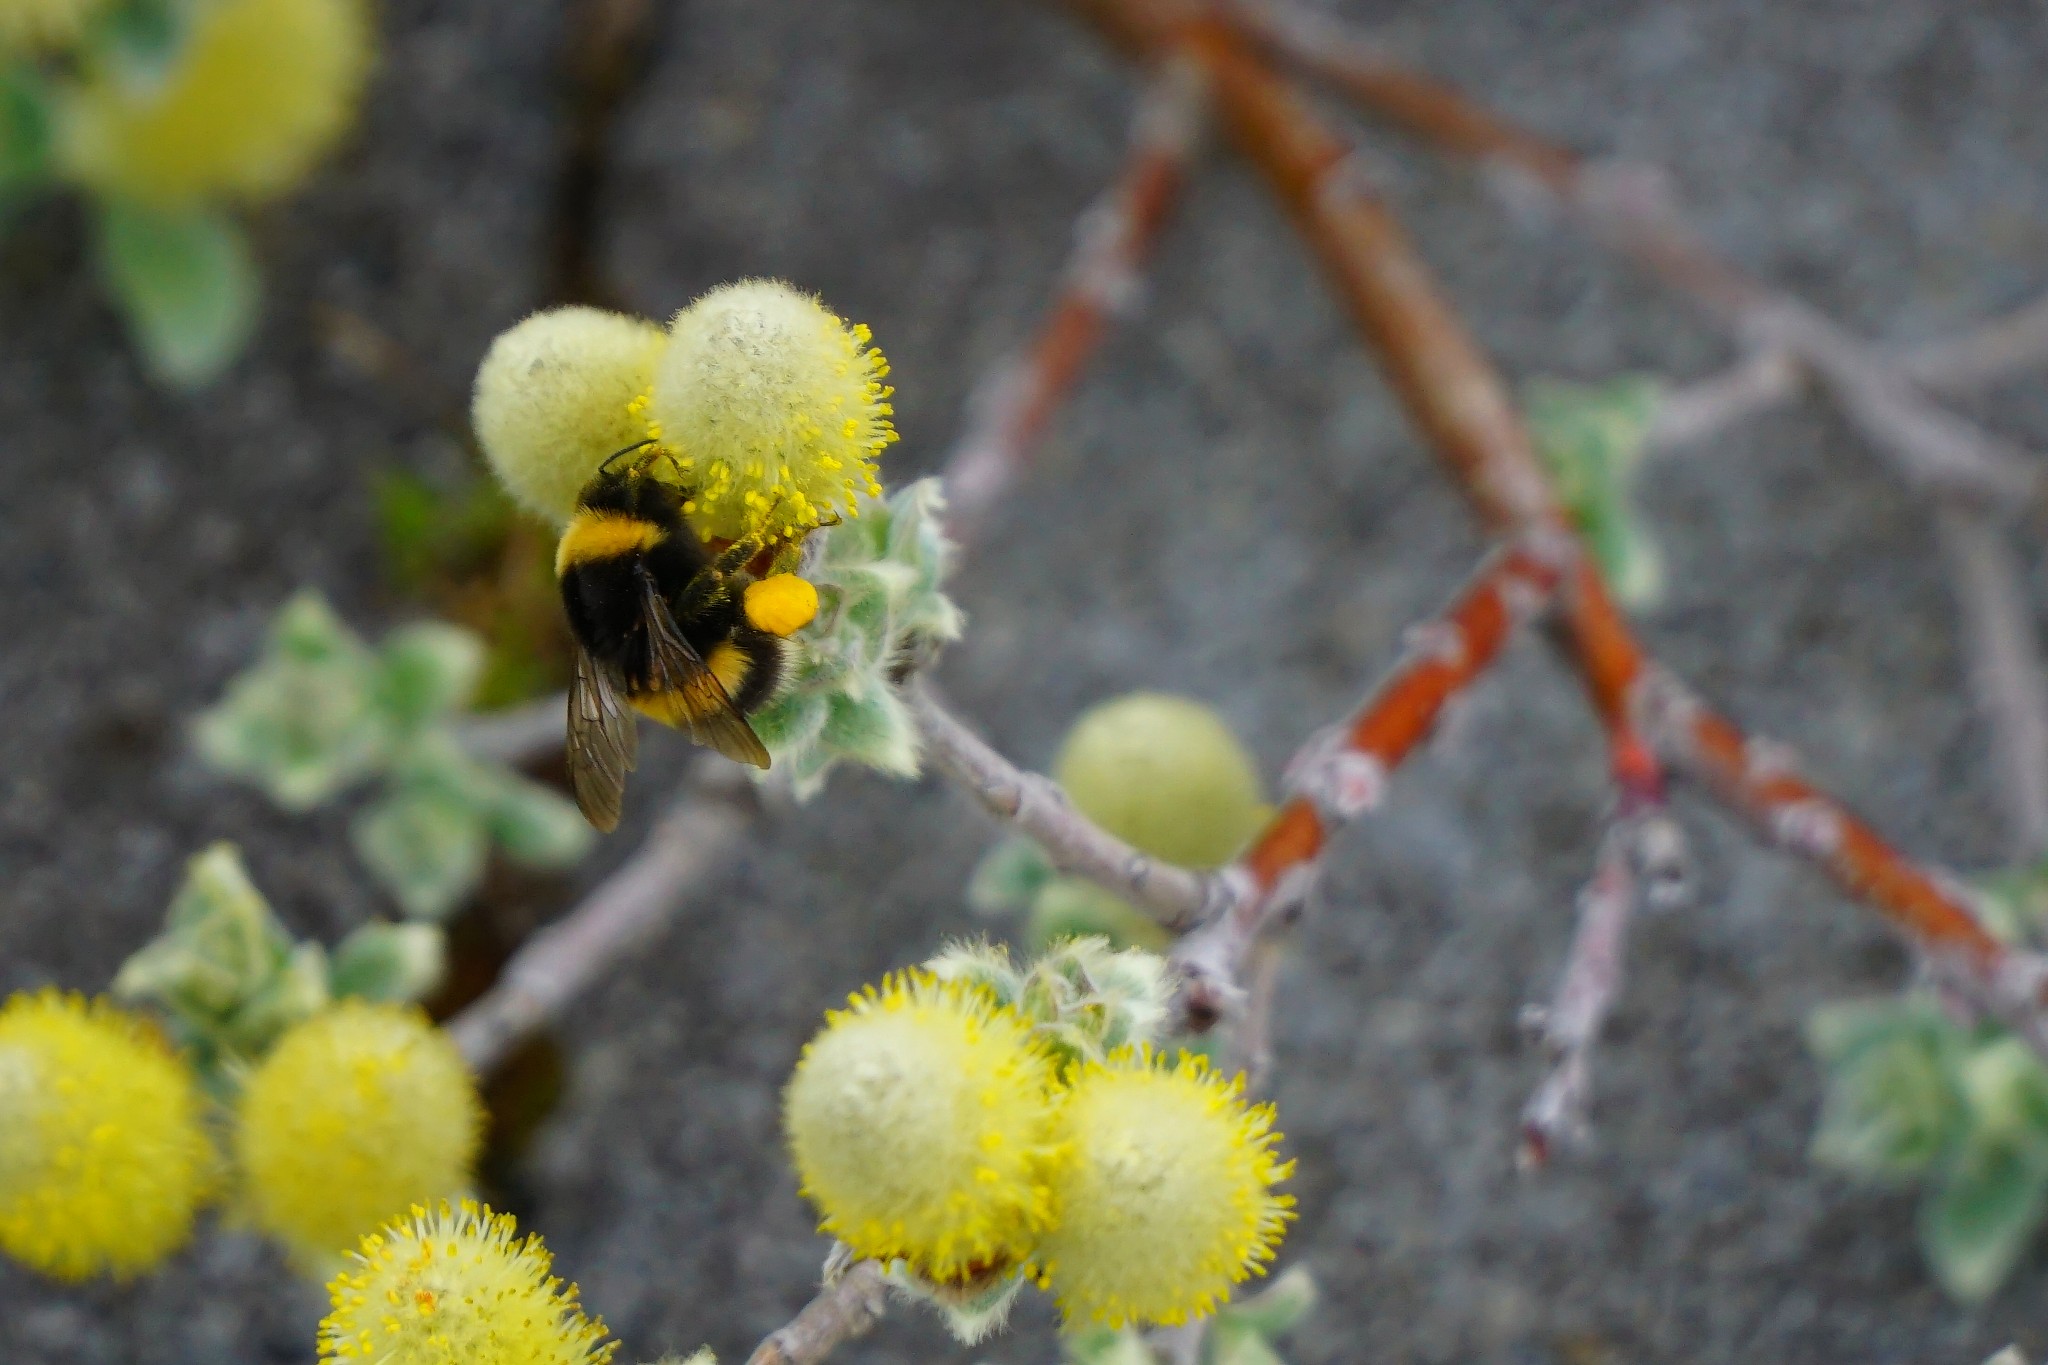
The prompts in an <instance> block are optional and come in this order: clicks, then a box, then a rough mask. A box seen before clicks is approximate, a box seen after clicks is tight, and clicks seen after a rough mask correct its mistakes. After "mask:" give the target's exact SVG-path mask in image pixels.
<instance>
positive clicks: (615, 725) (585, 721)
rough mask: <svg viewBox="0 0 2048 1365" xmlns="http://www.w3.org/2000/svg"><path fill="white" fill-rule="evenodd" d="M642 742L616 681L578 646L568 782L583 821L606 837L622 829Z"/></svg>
mask: <svg viewBox="0 0 2048 1365" xmlns="http://www.w3.org/2000/svg"><path fill="white" fill-rule="evenodd" d="M638 740H639V736H638V730H637V725H636V722H635V721H634V719H633V713H632V712H631V711H629V710H627V709H626V700H625V696H624V689H623V688H621V687H620V686H619V682H618V679H617V678H615V677H613V675H612V671H611V670H610V669H608V668H606V667H605V666H604V665H603V664H601V663H599V662H598V661H597V660H595V659H593V658H591V657H590V651H588V650H586V649H584V648H582V647H581V646H578V647H577V650H576V675H575V677H574V679H573V680H571V682H570V684H569V782H570V785H571V786H573V787H574V788H575V789H576V805H577V807H578V808H579V809H581V810H582V812H583V818H584V819H586V820H588V821H590V823H591V824H592V825H594V826H596V827H597V828H598V829H601V830H603V831H604V832H605V833H607V834H609V833H610V832H611V831H613V830H615V829H617V828H618V827H619V815H620V813H621V812H622V811H623V810H624V808H625V800H626V774H627V773H629V772H631V771H633V761H634V751H635V748H636V746H637V744H638Z"/></svg>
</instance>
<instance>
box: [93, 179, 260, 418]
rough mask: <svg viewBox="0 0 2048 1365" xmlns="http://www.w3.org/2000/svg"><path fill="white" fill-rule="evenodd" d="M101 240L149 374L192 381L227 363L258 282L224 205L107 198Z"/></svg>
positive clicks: (239, 342)
mask: <svg viewBox="0 0 2048 1365" xmlns="http://www.w3.org/2000/svg"><path fill="white" fill-rule="evenodd" d="M99 247H100V252H99V256H100V269H101V273H102V274H103V275H104V276H105V278H106V281H107V285H108V287H109V288H110V289H111V290H112V292H113V296H114V299H115V301H116V302H117V303H118V304H120V306H121V310H122V312H123V313H124V314H126V316H127V319H128V329H129V332H130V334H131V335H132V336H133V337H134V340H135V344H136V348H137V349H138V350H140V351H141V352H142V358H143V361H144V363H145V365H146V367H147V368H148V370H149V372H150V374H151V376H152V377H153V378H155V379H156V380H158V381H159V382H161V383H163V384H166V385H168V386H170V387H172V388H178V389H196V388H200V387H202V386H204V385H205V384H207V383H209V382H211V381H212V380H214V379H216V378H218V377H219V376H220V375H221V373H222V372H223V371H225V370H226V369H227V367H228V366H229V365H231V364H232V363H234V360H235V358H236V357H237V356H239V355H240V354H241V352H242V347H243V346H244V345H246V344H247V342H248V340H249V337H250V335H251V334H252V333H253V332H254V331H255V328H256V314H257V303H258V296H259V293H260V286H259V284H258V281H257V273H256V262H255V258H254V257H253V256H252V255H251V253H250V250H249V243H248V240H247V239H246V238H245V237H244V236H243V234H242V230H241V228H240V227H238V226H237V225H236V224H235V222H234V221H233V220H232V219H231V218H229V217H228V216H227V214H226V213H225V212H224V211H222V210H219V209H214V208H186V209H164V208H152V207H148V206H145V205H142V204H138V203H132V202H128V201H108V202H105V203H102V204H101V205H100V212H99Z"/></svg>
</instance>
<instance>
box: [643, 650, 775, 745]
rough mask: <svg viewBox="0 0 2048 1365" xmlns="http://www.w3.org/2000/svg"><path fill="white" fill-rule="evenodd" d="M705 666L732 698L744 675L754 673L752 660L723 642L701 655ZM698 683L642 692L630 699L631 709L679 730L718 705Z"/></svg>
mask: <svg viewBox="0 0 2048 1365" xmlns="http://www.w3.org/2000/svg"><path fill="white" fill-rule="evenodd" d="M704 666H705V667H706V668H708V669H709V670H711V676H712V677H714V678H716V679H718V685H719V686H720V687H723V688H724V689H725V695H726V696H728V697H732V696H736V695H737V694H738V693H739V690H740V688H741V686H742V685H743V684H745V682H746V681H747V674H749V673H751V672H753V669H754V661H753V660H752V659H749V658H748V657H747V655H746V651H745V650H743V649H741V648H740V647H739V646H738V645H736V644H734V643H732V641H730V640H724V641H721V642H719V643H718V644H715V645H713V646H712V647H711V652H710V653H709V654H707V655H705V656H704ZM701 681H702V680H701V677H700V680H699V682H700V685H699V686H698V687H696V688H694V689H689V688H678V689H677V690H675V691H673V692H642V693H641V694H639V695H638V696H636V697H633V698H631V702H632V706H633V709H634V710H635V711H638V712H639V713H640V714H641V715H643V716H645V717H647V718H648V719H649V720H655V721H660V722H661V723H662V724H663V725H667V726H671V727H673V728H676V729H680V728H682V727H683V726H684V725H686V724H688V723H689V722H690V721H691V720H694V719H697V718H699V717H702V716H707V715H710V714H711V713H712V712H713V711H715V710H716V709H717V708H718V706H719V703H718V701H717V700H716V699H715V697H714V696H713V694H712V692H711V690H710V689H709V688H708V687H705V686H702V685H701Z"/></svg>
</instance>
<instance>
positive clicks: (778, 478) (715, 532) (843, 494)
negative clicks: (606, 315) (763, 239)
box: [645, 280, 896, 540]
mask: <svg viewBox="0 0 2048 1365" xmlns="http://www.w3.org/2000/svg"><path fill="white" fill-rule="evenodd" d="M868 335H869V334H868V329H867V328H866V327H861V326H848V325H847V324H846V323H845V322H843V321H842V320H841V319H840V318H839V317H838V316H837V315H836V314H834V313H833V312H832V311H831V310H830V309H828V308H826V307H825V305H824V304H822V303H820V302H819V301H818V300H816V299H814V298H812V297H811V296H810V295H809V294H805V293H801V292H799V291H798V290H795V289H792V288H791V287H790V286H789V285H786V284H783V283H781V282H780V281H778V280H741V281H740V282H738V283H737V284H728V285H723V286H721V287H720V288H717V289H714V290H712V291H711V292H710V293H708V294H706V295H705V296H704V297H703V298H701V299H698V300H697V301H696V302H695V303H693V304H691V305H690V306H689V307H688V308H685V309H684V310H683V311H682V312H680V313H677V314H676V316H675V320H674V321H673V322H671V323H670V324H669V347H668V351H667V353H666V354H664V355H663V356H662V358H661V363H660V365H659V366H658V367H657V368H656V370H655V376H654V387H653V391H652V393H651V395H650V398H649V402H648V406H647V416H648V419H649V426H648V429H647V431H646V433H645V434H646V435H649V436H653V437H656V438H658V439H659V440H660V441H661V443H662V445H663V446H664V447H666V448H667V449H668V450H670V451H672V452H673V453H674V454H675V457H676V463H677V466H678V468H679V469H680V471H681V474H682V479H683V482H684V484H686V485H687V486H688V487H689V488H690V489H691V490H692V493H693V497H692V500H691V505H690V506H689V508H688V510H689V513H690V517H691V520H692V522H693V523H694V524H695V525H696V527H697V529H698V531H699V532H701V533H702V534H704V535H706V536H710V537H714V538H720V539H726V540H737V539H739V538H740V537H741V536H744V535H762V536H768V537H777V536H784V535H790V534H793V533H797V532H801V531H805V530H808V529H810V528H811V527H813V526H816V525H818V524H819V522H820V521H822V520H824V519H825V518H827V517H829V516H831V515H833V514H834V513H835V512H839V513H843V514H845V515H848V516H851V515H854V514H856V513H857V512H858V510H859V508H858V500H859V498H860V496H861V495H862V494H868V495H871V496H879V495H880V493H881V491H882V488H881V485H880V484H879V483H878V482H877V481H876V468H875V457H876V456H877V455H879V454H881V452H882V448H883V447H884V446H886V445H888V444H889V443H890V442H891V441H893V440H895V439H896V429H895V428H894V427H893V426H891V425H890V423H889V414H890V412H891V411H892V409H891V408H890V406H889V403H888V398H889V395H890V393H891V392H893V390H891V389H890V388H889V387H888V386H886V385H885V384H883V383H882V378H883V376H885V375H887V374H888V373H889V365H888V362H887V361H885V360H884V359H883V358H882V353H881V352H880V351H878V350H875V349H874V348H873V347H871V346H870V345H869V344H868Z"/></svg>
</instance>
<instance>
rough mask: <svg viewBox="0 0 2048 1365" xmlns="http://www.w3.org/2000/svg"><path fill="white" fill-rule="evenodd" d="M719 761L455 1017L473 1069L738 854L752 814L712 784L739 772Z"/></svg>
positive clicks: (483, 1067) (453, 1028) (459, 1042)
mask: <svg viewBox="0 0 2048 1365" xmlns="http://www.w3.org/2000/svg"><path fill="white" fill-rule="evenodd" d="M721 761H722V760H713V759H705V760H700V761H699V766H698V768H697V769H696V770H695V771H694V772H693V774H692V776H691V778H690V779H688V780H686V781H685V783H684V786H683V790H682V792H681V794H679V795H678V796H677V797H676V798H675V799H674V801H673V802H672V803H671V804H670V806H669V808H668V810H667V811H666V812H664V813H663V814H662V816H661V818H660V819H659V820H657V821H656V822H655V825H654V827H653V828H652V829H651V830H649V831H648V834H647V838H646V840H645V841H644V842H643V843H642V844H641V846H640V847H639V849H638V850H637V851H635V852H634V854H633V856H632V857H630V858H628V859H627V860H626V861H625V862H624V863H623V864H621V865H620V867H619V869H618V870H617V871H616V872H613V873H612V874H611V875H610V876H609V877H607V878H605V879H604V880H603V881H602V882H600V883H598V885H597V886H596V887H595V888H594V889H593V890H592V891H591V892H590V894H589V895H587V896H586V897H584V899H583V900H582V901H581V902H580V903H578V905H577V906H576V907H575V908H574V909H573V910H571V911H570V912H569V913H568V914H567V915H566V916H564V917H563V918H562V919H560V920H558V921H556V922H555V923H554V924H551V925H549V926H548V927H547V928H545V929H543V930H541V931H540V932H539V933H537V934H535V935H534V936H533V937H532V938H530V939H528V940H527V941H526V944H525V945H524V946H523V947H521V948H520V950H519V951H518V952H517V953H516V954H514V955H513V957H512V960H511V961H510V962H508V963H506V964H505V969H504V971H502V972H501V973H499V976H498V980H497V982H496V983H495V984H494V985H493V986H492V987H491V989H490V990H488V991H486V992H485V993H484V994H483V995H482V996H480V997H478V998H477V1000H476V1001H475V1002H474V1003H472V1004H471V1005H469V1006H468V1008H466V1009H464V1010H463V1011H462V1012H461V1013H460V1014H458V1015H456V1016H455V1017H454V1018H453V1019H451V1020H449V1021H448V1025H447V1027H448V1032H449V1034H450V1036H451V1037H453V1038H454V1040H455V1045H456V1047H458V1048H459V1049H461V1051H462V1056H463V1059H464V1060H465V1061H467V1062H468V1063H469V1065H470V1068H471V1069H472V1070H474V1071H477V1072H479V1073H483V1072H488V1071H489V1070H491V1068H493V1067H495V1066H496V1065H497V1064H498V1063H500V1062H501V1061H503V1060H504V1059H505V1057H506V1056H507V1055H508V1054H509V1053H511V1052H512V1050H513V1049H515V1048H516V1047H518V1046H519V1044H520V1043H522V1042H524V1041H525V1040H526V1039H527V1038H528V1037H530V1036H531V1035H532V1034H533V1033H534V1032H535V1031H537V1030H539V1029H541V1028H543V1027H545V1026H546V1025H547V1024H548V1023H550V1022H551V1021H553V1020H554V1019H555V1018H556V1017H558V1016H559V1015H560V1013H561V1012H562V1010H563V1009H564V1008H565V1007H567V1006H568V1004H569V1003H570V1002H571V1001H573V1000H574V999H575V998H576V997H577V996H579V995H581V994H582V993H583V992H584V991H586V990H588V989H589V988H590V987H591V986H592V985H593V984H595V983H596V982H597V981H598V980H599V979H600V978H602V977H603V976H604V975H605V974H606V973H607V972H609V971H610V970H611V969H612V967H613V966H614V965H615V964H617V963H618V962H620V961H621V960H623V959H624V958H625V957H626V956H627V955H629V954H630V953H631V952H632V951H633V950H634V949H636V948H639V947H641V946H642V945H644V944H645V943H647V942H648V940H650V939H652V938H653V937H654V936H655V935H656V934H658V933H659V932H661V930H662V929H663V928H664V927H666V926H667V924H668V922H669V920H670V918H671V917H672V916H673V915H674V914H675V911H676V909H677V907H678V906H680V905H681V904H682V900H683V897H684V894H685V893H686V892H687V891H688V890H689V888H690V887H691V886H693V885H695V884H696V883H698V882H699V881H701V880H702V879H703V878H704V877H705V876H706V875H707V874H708V873H709V872H710V870H711V869H712V868H713V867H715V866H717V865H718V864H719V863H720V861H722V860H723V859H725V858H727V857H729V856H731V853H732V850H733V849H734V848H735V847H736V846H737V844H738V840H739V836H740V834H741V832H742V831H743V830H744V828H745V826H746V816H745V814H744V813H743V812H742V811H741V809H740V807H739V806H738V805H737V804H736V803H735V801H734V799H733V795H732V794H729V793H728V792H722V791H716V790H712V789H710V787H711V784H712V783H714V782H717V781H719V780H721V779H723V781H725V782H731V781H733V780H734V778H733V777H732V776H731V775H730V774H721V773H719V772H718V769H717V767H716V766H715V765H716V764H717V763H719V762H721ZM713 775H715V776H713Z"/></svg>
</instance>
